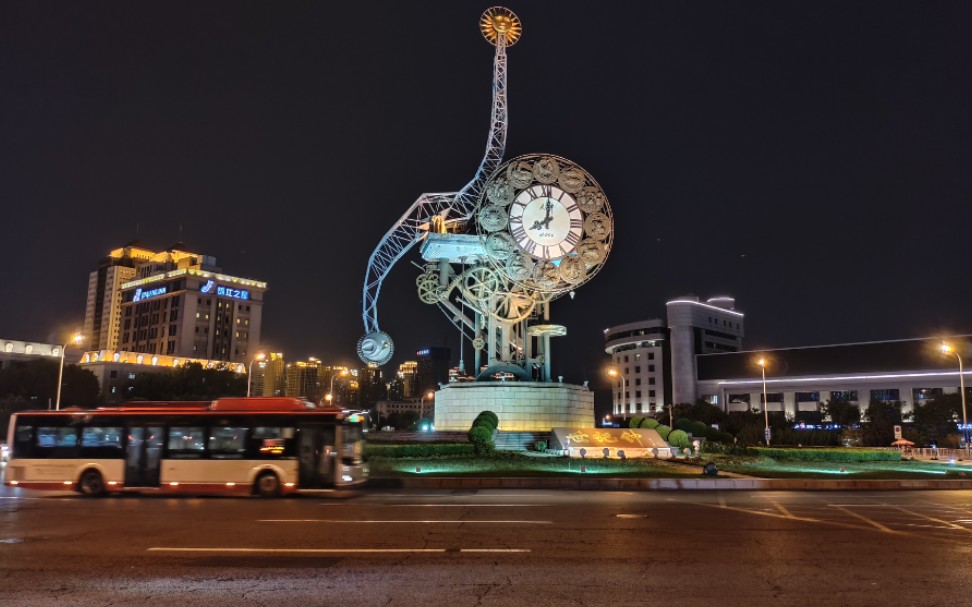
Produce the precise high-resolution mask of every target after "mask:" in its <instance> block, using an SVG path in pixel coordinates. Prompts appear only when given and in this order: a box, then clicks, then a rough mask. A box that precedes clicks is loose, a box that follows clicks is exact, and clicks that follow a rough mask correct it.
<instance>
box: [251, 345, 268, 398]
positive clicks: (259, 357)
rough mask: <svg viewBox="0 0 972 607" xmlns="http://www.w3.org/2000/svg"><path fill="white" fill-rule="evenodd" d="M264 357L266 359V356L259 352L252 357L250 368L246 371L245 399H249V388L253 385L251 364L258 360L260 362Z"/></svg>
mask: <svg viewBox="0 0 972 607" xmlns="http://www.w3.org/2000/svg"><path fill="white" fill-rule="evenodd" d="M266 357H267V355H266V354H264V353H263V352H260V353H259V354H257V355H256V356H254V357H253V360H251V361H250V366H249V368H248V369H247V371H246V397H247V398H250V386H252V385H253V363H254V362H255V361H258V360H259V361H262V360H263V359H264V358H266Z"/></svg>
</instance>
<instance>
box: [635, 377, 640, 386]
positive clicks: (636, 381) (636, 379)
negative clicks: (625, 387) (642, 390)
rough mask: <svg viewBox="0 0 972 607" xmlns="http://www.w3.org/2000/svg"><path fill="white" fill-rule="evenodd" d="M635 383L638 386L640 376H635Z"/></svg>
mask: <svg viewBox="0 0 972 607" xmlns="http://www.w3.org/2000/svg"><path fill="white" fill-rule="evenodd" d="M635 385H636V386H640V385H641V378H640V377H637V378H635Z"/></svg>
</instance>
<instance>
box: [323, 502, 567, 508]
mask: <svg viewBox="0 0 972 607" xmlns="http://www.w3.org/2000/svg"><path fill="white" fill-rule="evenodd" d="M319 505H320V506H331V507H336V506H351V507H354V508H358V509H360V508H549V507H551V505H550V504H362V503H354V504H319Z"/></svg>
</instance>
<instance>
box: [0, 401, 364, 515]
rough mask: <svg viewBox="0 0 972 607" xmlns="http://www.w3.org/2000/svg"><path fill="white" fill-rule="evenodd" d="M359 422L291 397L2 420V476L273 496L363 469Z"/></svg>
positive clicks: (77, 486)
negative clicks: (5, 452)
mask: <svg viewBox="0 0 972 607" xmlns="http://www.w3.org/2000/svg"><path fill="white" fill-rule="evenodd" d="M363 432H364V423H363V420H362V419H361V417H360V416H358V415H356V414H346V413H344V412H343V411H341V410H340V409H338V408H333V407H329V406H324V407H318V406H316V405H314V404H313V403H310V402H307V401H304V400H301V399H298V398H274V397H256V398H220V399H217V400H214V401H212V402H155V403H126V404H124V405H122V406H120V407H112V408H101V409H96V410H80V409H62V410H60V411H23V412H19V413H15V414H14V415H13V416H12V417H11V419H10V428H9V431H8V445H10V460H9V462H8V464H7V474H6V480H5V484H6V485H8V486H13V487H23V488H26V489H43V490H50V489H73V490H75V491H77V492H79V493H80V494H82V495H85V496H92V497H94V496H102V495H106V494H108V493H113V492H123V491H137V492H159V493H161V492H166V493H169V492H171V493H180V492H181V493H192V494H200V493H235V494H244V495H249V494H255V495H259V496H262V497H276V496H280V495H286V494H291V493H298V492H307V491H321V490H329V489H340V488H347V487H354V486H357V485H360V484H362V483H364V482H365V481H366V480H367V477H368V466H367V464H366V463H365V462H364V459H363V454H364V434H363Z"/></svg>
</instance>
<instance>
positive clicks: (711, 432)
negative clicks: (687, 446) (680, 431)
mask: <svg viewBox="0 0 972 607" xmlns="http://www.w3.org/2000/svg"><path fill="white" fill-rule="evenodd" d="M722 434H723V433H722V431H721V430H719V429H717V428H713V427H712V426H706V427H705V430H703V431H702V434H695V433H694V432H693V435H694V436H702V437H703V438H705V440H710V441H718V440H720V437H721V436H722Z"/></svg>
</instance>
